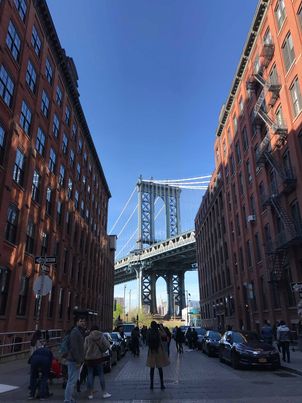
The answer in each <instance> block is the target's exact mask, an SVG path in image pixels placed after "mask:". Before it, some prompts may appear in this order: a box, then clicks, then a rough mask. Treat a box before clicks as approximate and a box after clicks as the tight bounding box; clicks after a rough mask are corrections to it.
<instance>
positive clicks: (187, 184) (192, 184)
mask: <svg viewBox="0 0 302 403" xmlns="http://www.w3.org/2000/svg"><path fill="white" fill-rule="evenodd" d="M210 178H211V175H206V176H197V177H194V178H186V179H150V180H145V179H144V180H143V182H149V183H150V182H151V183H154V184H155V185H156V184H158V185H167V186H173V187H178V188H181V189H191V190H195V189H197V190H206V189H207V188H208V185H209V183H210Z"/></svg>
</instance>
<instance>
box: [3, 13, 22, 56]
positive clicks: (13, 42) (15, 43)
mask: <svg viewBox="0 0 302 403" xmlns="http://www.w3.org/2000/svg"><path fill="white" fill-rule="evenodd" d="M6 44H7V46H8V48H9V49H10V51H11V53H12V55H13V58H14V59H15V60H16V61H18V60H19V57H20V49H21V39H20V36H19V35H18V33H17V31H16V27H15V26H14V24H13V23H12V22H11V21H10V22H9V25H8V30H7V36H6Z"/></svg>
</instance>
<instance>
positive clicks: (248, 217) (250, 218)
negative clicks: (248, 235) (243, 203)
mask: <svg viewBox="0 0 302 403" xmlns="http://www.w3.org/2000/svg"><path fill="white" fill-rule="evenodd" d="M255 221H256V216H255V215H254V214H253V215H248V216H247V222H255Z"/></svg>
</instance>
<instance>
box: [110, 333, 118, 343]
mask: <svg viewBox="0 0 302 403" xmlns="http://www.w3.org/2000/svg"><path fill="white" fill-rule="evenodd" d="M111 337H112V339H113V340H115V341H117V340H120V337H119V335H118V334H116V333H111Z"/></svg>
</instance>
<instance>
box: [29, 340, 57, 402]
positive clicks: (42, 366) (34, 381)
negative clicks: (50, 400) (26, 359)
mask: <svg viewBox="0 0 302 403" xmlns="http://www.w3.org/2000/svg"><path fill="white" fill-rule="evenodd" d="M52 359H53V355H52V352H51V351H50V349H49V348H47V347H46V346H45V347H40V348H38V349H36V350H35V351H34V352H33V354H32V356H31V358H30V395H29V397H28V400H33V399H35V398H36V391H37V389H39V391H38V396H39V398H40V400H45V399H46V398H47V397H49V396H50V394H49V391H48V379H49V373H50V368H51V363H52ZM39 378H40V379H39Z"/></svg>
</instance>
